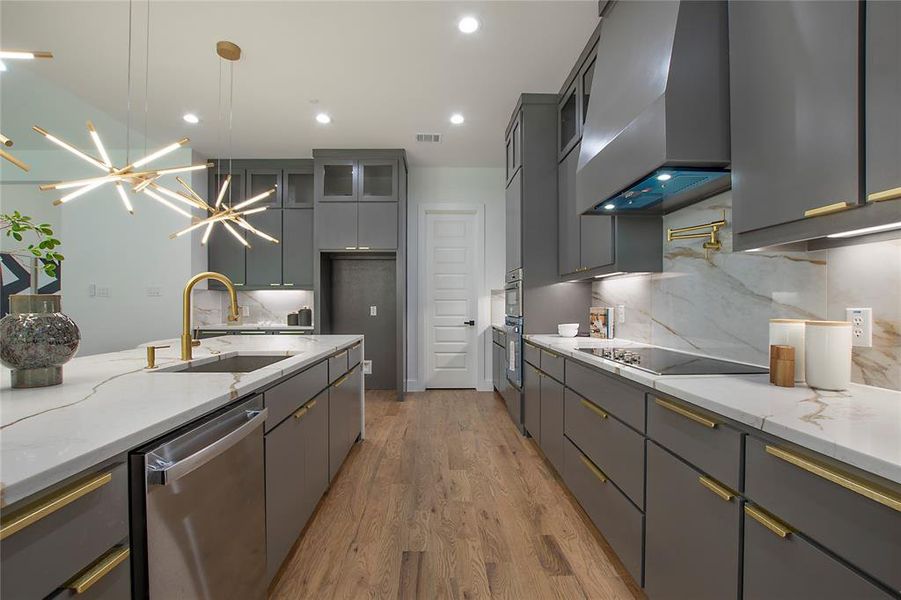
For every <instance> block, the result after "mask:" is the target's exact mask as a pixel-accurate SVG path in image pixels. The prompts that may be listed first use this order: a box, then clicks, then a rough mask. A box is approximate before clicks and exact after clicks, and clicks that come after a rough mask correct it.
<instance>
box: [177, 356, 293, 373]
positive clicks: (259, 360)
mask: <svg viewBox="0 0 901 600" xmlns="http://www.w3.org/2000/svg"><path fill="white" fill-rule="evenodd" d="M288 358H290V357H289V356H271V355H253V354H239V355H237V356H230V357H228V358H223V359H222V360H213V361H210V362H205V363H201V364H197V365H191V366H189V367H187V368H184V369H172V370H170V371H167V372H169V373H250V372H251V371H256V370H257V369H262V368H263V367H268V366H269V365H271V364H274V363H277V362H279V361H280V360H286V359H288Z"/></svg>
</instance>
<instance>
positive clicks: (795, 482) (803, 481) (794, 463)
mask: <svg viewBox="0 0 901 600" xmlns="http://www.w3.org/2000/svg"><path fill="white" fill-rule="evenodd" d="M745 452H746V458H745V495H746V496H747V497H748V499H749V500H750V501H752V502H754V503H755V504H759V505H760V506H763V507H765V508H766V509H767V510H769V511H771V512H772V513H773V514H775V515H777V516H778V517H779V518H780V519H783V520H784V521H785V522H786V523H788V524H790V525H791V526H792V527H793V528H795V529H797V530H798V531H800V532H802V533H803V534H804V535H805V536H806V537H808V538H810V539H813V540H816V542H817V543H819V544H821V545H822V546H824V547H826V548H828V549H829V550H830V551H832V552H834V553H835V554H837V555H838V556H840V557H841V558H843V559H844V560H846V561H848V562H849V563H851V564H853V565H854V566H855V567H857V568H858V569H860V570H861V571H863V572H865V573H867V574H868V575H870V576H872V577H873V578H875V579H876V580H878V581H881V582H883V583H884V584H886V585H887V586H889V587H890V588H891V589H894V590H901V568H899V566H901V511H899V508H901V489H899V486H895V487H893V488H889V487H888V485H889V484H886V485H885V487H884V486H882V485H880V484H877V483H874V482H871V481H869V480H867V479H864V477H863V476H862V475H859V474H856V473H851V472H850V471H848V470H847V469H845V468H841V467H836V466H835V465H833V464H831V462H829V461H826V460H825V459H822V458H818V457H816V456H814V455H813V454H812V453H810V452H803V453H802V452H799V451H797V450H795V449H793V448H791V447H789V446H788V445H786V444H781V443H775V442H766V441H764V440H761V439H759V438H756V437H753V436H748V437H747V441H746V450H745ZM842 483H844V484H845V485H844V486H843V485H842ZM845 486H848V487H853V488H854V489H853V490H852V489H848V487H845ZM866 493H872V495H873V496H874V497H875V498H878V499H881V500H883V502H885V503H882V502H879V501H877V500H876V499H872V498H871V497H868V496H866V495H864V494H866Z"/></svg>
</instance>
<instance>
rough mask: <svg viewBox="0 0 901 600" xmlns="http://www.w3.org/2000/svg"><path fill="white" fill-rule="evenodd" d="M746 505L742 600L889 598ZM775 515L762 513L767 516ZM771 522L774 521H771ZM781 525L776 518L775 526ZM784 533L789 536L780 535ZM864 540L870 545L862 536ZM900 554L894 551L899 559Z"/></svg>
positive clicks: (805, 541) (871, 599)
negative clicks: (762, 521)
mask: <svg viewBox="0 0 901 600" xmlns="http://www.w3.org/2000/svg"><path fill="white" fill-rule="evenodd" d="M754 514H756V515H760V514H761V513H760V509H759V508H757V507H751V506H748V507H746V509H745V541H744V596H743V597H744V600H773V599H781V598H785V599H786V600H788V599H790V598H791V599H794V598H816V599H817V600H851V599H853V600H888V599H889V598H892V596H891V595H890V594H888V593H887V592H885V591H883V590H881V589H880V588H878V587H876V586H875V585H874V584H872V583H870V582H869V581H867V580H866V579H864V578H863V577H862V576H861V575H859V574H858V573H856V572H855V571H853V570H852V569H850V568H848V567H847V566H845V565H844V564H842V563H841V562H839V561H838V560H836V559H834V558H832V557H831V556H829V555H828V554H826V553H825V552H823V551H822V550H820V549H819V548H817V547H816V546H814V545H813V544H811V543H810V542H808V541H807V540H805V539H803V538H801V537H800V536H798V535H797V534H795V533H786V530H783V531H782V532H776V531H773V530H771V529H769V528H768V527H767V526H766V525H764V524H763V523H761V522H760V521H758V520H757V519H755V518H754V516H752V515H754ZM767 518H772V515H766V514H765V513H764V517H763V520H764V521H766V520H767ZM770 522H771V523H772V521H770ZM781 526H782V524H781V523H778V521H777V528H778V527H781ZM783 534H785V537H782V536H783ZM861 543H866V541H865V540H864V539H861ZM898 558H899V557H898V555H897V554H896V555H895V560H896V562H897V560H898Z"/></svg>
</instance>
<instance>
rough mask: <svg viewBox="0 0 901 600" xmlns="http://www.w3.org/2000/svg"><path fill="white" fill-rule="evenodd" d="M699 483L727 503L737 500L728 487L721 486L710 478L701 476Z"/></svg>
mask: <svg viewBox="0 0 901 600" xmlns="http://www.w3.org/2000/svg"><path fill="white" fill-rule="evenodd" d="M698 483H700V484H701V485H703V486H704V487H705V488H707V489H708V490H710V491H711V492H713V493H714V494H716V495H717V496H719V497H720V498H722V499H723V500H725V501H726V502H732V499H733V498H735V494H734V493H733V492H732V490H730V489H729V488H727V487H726V486H723V485H720V484H719V483H718V482H717V481H714V480H713V479H711V478H709V477H705V476H704V475H701V476H700V477H698Z"/></svg>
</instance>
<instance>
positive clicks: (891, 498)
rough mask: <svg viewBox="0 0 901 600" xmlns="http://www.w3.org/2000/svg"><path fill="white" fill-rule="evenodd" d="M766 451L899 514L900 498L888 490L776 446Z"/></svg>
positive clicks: (768, 447)
mask: <svg viewBox="0 0 901 600" xmlns="http://www.w3.org/2000/svg"><path fill="white" fill-rule="evenodd" d="M766 451H767V454H771V455H773V456H775V457H776V458H781V459H782V460H784V461H785V462H787V463H790V464H793V465H795V466H796V467H798V468H800V469H804V470H805V471H807V472H808V473H812V474H814V475H816V476H818V477H822V478H823V479H825V480H827V481H831V482H832V483H834V484H836V485H840V486H841V487H843V488H845V489H846V490H850V491H852V492H854V493H856V494H860V495H861V496H864V497H866V498H869V499H870V500H873V501H874V502H878V503H879V504H882V505H884V506H887V507H889V508H891V509H893V510H896V511H898V512H901V496H898V495H897V494H895V493H893V492H890V491H889V490H886V489H883V488H880V487H878V486H875V485H873V484H870V483H867V482H864V481H861V480H860V479H858V478H856V477H854V476H853V475H850V474H848V473H844V472H842V471H839V470H838V469H833V468H832V467H827V466H826V465H823V464H820V463H818V462H815V461H812V460H810V459H809V458H805V457H803V456H800V455H798V454H795V453H794V452H789V451H788V450H783V449H782V448H778V447H776V446H767V447H766Z"/></svg>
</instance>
